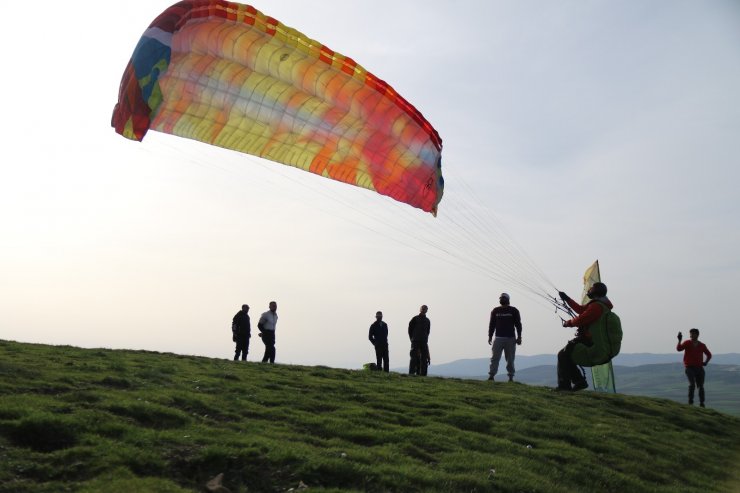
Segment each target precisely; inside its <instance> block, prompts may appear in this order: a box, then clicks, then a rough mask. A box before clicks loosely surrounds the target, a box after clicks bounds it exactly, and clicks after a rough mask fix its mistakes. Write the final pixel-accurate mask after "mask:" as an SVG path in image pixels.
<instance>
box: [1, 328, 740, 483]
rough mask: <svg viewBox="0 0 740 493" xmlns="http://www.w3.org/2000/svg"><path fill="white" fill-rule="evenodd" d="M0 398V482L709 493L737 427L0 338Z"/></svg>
mask: <svg viewBox="0 0 740 493" xmlns="http://www.w3.org/2000/svg"><path fill="white" fill-rule="evenodd" d="M0 402H1V404H0V492H5V491H8V492H10V491H13V492H25V491H27V492H32V491H33V492H57V491H83V492H93V491H94V492H114V491H137V492H138V491H144V492H146V491H152V492H183V491H204V489H205V485H206V483H207V482H208V481H210V480H211V479H212V478H214V477H215V476H217V475H218V474H220V473H222V474H223V488H225V489H226V490H228V491H231V492H246V491H265V492H268V491H276V492H277V491H289V490H290V489H291V488H293V489H297V488H299V487H300V485H302V484H303V485H307V486H308V487H309V490H310V491H369V492H394V491H398V492H409V491H432V492H434V491H454V492H458V491H478V492H482V491H503V492H519V491H531V492H540V491H541V492H569V493H570V492H581V491H583V492H592V491H605V492H609V491H613V492H625V491H627V492H666V493H668V492H675V491H684V492H694V491H696V492H698V491H702V492H714V491H716V492H725V491H736V490H735V489H734V488H736V487H737V481H738V477H737V470H738V468H737V466H738V464H740V460H738V459H739V458H740V419H738V418H736V417H733V416H729V415H726V414H722V413H719V412H716V411H713V410H710V409H698V408H692V407H689V406H685V405H681V404H678V403H675V402H672V401H668V400H665V399H654V398H648V397H635V396H625V395H619V394H618V395H605V394H597V393H593V392H589V393H577V394H570V393H568V394H562V393H557V392H553V391H552V390H551V389H548V388H545V387H532V386H526V385H522V384H517V383H511V384H510V383H498V382H497V383H493V384H492V383H491V382H484V381H478V380H465V379H451V378H434V377H428V378H420V377H410V376H408V375H401V374H395V373H391V374H383V373H376V372H368V371H361V370H358V371H353V370H342V369H332V368H327V367H310V366H293V365H263V364H259V363H251V362H250V363H241V362H239V363H237V362H233V361H230V360H219V359H213V358H204V357H196V356H183V355H177V354H171V353H157V352H150V351H132V350H106V349H81V348H75V347H70V346H48V345H41V344H26V343H18V342H12V341H2V340H0ZM696 457H701V459H702V460H701V461H700V462H699V463H698V464H697V462H696Z"/></svg>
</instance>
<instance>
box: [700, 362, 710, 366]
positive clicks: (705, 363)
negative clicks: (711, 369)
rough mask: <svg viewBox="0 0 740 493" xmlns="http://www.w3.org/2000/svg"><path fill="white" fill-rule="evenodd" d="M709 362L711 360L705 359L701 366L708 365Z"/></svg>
mask: <svg viewBox="0 0 740 493" xmlns="http://www.w3.org/2000/svg"><path fill="white" fill-rule="evenodd" d="M707 363H709V361H705V362H704V363H702V364H701V366H707Z"/></svg>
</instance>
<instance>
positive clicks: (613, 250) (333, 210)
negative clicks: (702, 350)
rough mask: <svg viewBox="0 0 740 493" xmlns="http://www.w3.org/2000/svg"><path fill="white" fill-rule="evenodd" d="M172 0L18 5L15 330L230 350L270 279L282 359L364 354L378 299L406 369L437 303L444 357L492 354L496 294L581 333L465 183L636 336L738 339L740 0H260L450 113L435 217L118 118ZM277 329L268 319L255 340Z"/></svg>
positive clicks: (549, 269) (7, 34)
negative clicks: (533, 289)
mask: <svg viewBox="0 0 740 493" xmlns="http://www.w3.org/2000/svg"><path fill="white" fill-rule="evenodd" d="M170 3H171V2H170V1H164V2H162V1H154V0H147V1H134V0H127V1H125V2H124V1H119V2H113V1H111V2H90V1H88V2H81V3H79V4H76V6H75V8H74V9H61V8H59V4H58V3H57V2H51V1H41V2H35V3H33V6H32V7H30V5H31V4H28V5H26V4H22V3H19V2H14V3H10V4H7V5H6V6H5V7H4V10H3V29H0V44H1V45H2V46H5V47H6V50H5V52H4V63H3V65H4V67H5V68H4V70H3V77H2V78H1V79H0V85H1V88H2V94H3V95H4V103H3V115H4V117H3V118H2V119H1V120H0V130H1V132H0V135H2V149H3V150H2V159H1V160H0V338H2V339H9V340H16V341H23V342H38V343H45V344H59V345H73V346H81V347H90V348H92V347H107V348H128V349H144V350H155V351H162V352H174V353H179V354H194V355H202V356H209V357H223V358H231V357H232V356H233V343H232V342H231V335H230V325H231V318H232V317H233V315H234V314H235V313H236V312H237V311H238V309H239V307H240V306H241V304H242V303H247V304H249V305H250V306H251V307H252V310H251V312H250V313H251V315H252V320H253V324H255V325H256V319H257V318H258V317H259V314H260V313H261V312H263V311H265V310H267V305H268V302H269V301H271V300H275V301H277V303H278V314H279V316H280V320H279V322H278V326H277V361H278V362H280V363H294V364H323V365H328V366H336V367H346V368H358V367H360V366H361V365H362V364H363V363H367V362H370V361H374V353H373V350H372V346H371V345H370V343H369V342H368V341H367V331H368V327H369V325H370V324H371V323H372V322H373V320H374V314H375V312H376V311H377V310H382V311H383V312H384V314H385V320H386V321H387V322H388V324H389V326H390V330H391V336H390V362H391V366H392V367H403V366H405V365H407V363H408V349H409V343H408V337H407V334H406V328H407V324H408V321H409V319H410V318H411V317H412V316H413V315H415V314H416V313H418V310H419V306H420V305H421V304H427V305H428V306H429V313H428V315H429V318H430V319H431V324H432V325H431V328H432V332H431V337H430V349H431V354H432V364H433V365H434V364H435V363H444V362H449V361H452V360H456V359H461V358H480V357H486V356H488V355H489V354H490V349H489V346H488V345H487V343H486V340H487V329H488V319H489V314H490V310H491V309H492V308H493V307H494V306H496V304H497V299H498V295H499V293H501V292H502V291H506V292H508V293H510V294H511V298H512V304H513V305H514V306H516V307H518V308H519V309H520V311H521V312H522V318H523V324H524V335H523V339H524V344H523V345H522V346H521V347H519V349H518V351H519V352H520V354H542V353H553V354H554V353H556V352H557V351H558V350H559V349H560V348H561V347H562V346H563V344H564V343H565V341H566V340H567V339H568V338H569V337H570V336H571V334H572V331H571V329H564V328H562V327H560V321H559V319H558V317H557V316H556V315H555V313H554V311H553V310H552V309H551V308H548V307H547V306H546V304H543V303H541V302H538V299H537V298H536V297H533V296H531V294H530V293H528V292H526V291H522V290H520V289H519V288H517V287H516V286H513V285H512V283H510V282H507V281H502V280H501V279H502V276H501V275H499V274H500V273H501V272H508V273H510V274H511V275H514V276H519V275H520V274H521V275H526V274H527V273H528V272H531V269H530V268H528V267H526V264H525V263H524V262H525V260H524V259H525V255H524V254H517V255H514V256H513V257H510V256H507V255H506V253H505V252H504V251H502V250H501V249H500V245H501V243H500V241H499V238H500V237H499V236H498V235H499V234H500V233H501V229H496V228H493V230H490V229H486V228H477V227H475V226H473V225H469V226H465V224H469V223H466V222H465V221H466V220H467V219H468V217H469V215H470V214H469V213H470V207H471V204H476V205H475V209H476V210H475V217H476V218H479V219H481V220H482V221H483V222H484V223H486V224H494V221H496V223H495V224H500V225H502V226H501V227H502V228H503V229H504V230H505V231H507V232H508V235H509V237H511V238H513V240H514V241H515V242H516V243H518V244H519V245H520V246H521V247H522V248H523V250H524V251H525V252H526V255H528V257H529V258H530V259H531V261H532V262H533V263H534V264H535V265H536V266H537V268H539V269H540V270H541V271H542V272H543V273H544V275H545V276H546V277H547V279H549V280H550V281H551V282H552V283H554V286H556V287H557V288H558V289H562V290H564V291H567V292H568V293H569V294H571V295H572V296H574V297H577V296H578V295H579V294H580V292H581V288H582V284H581V283H582V281H581V277H582V275H583V272H584V270H585V269H586V268H587V267H588V266H589V265H590V264H591V263H592V262H593V261H594V260H595V259H599V260H600V263H601V269H602V276H603V280H604V282H605V283H606V284H607V285H608V286H609V295H610V298H611V299H612V301H613V303H614V305H615V311H616V312H617V313H618V314H619V315H620V317H621V318H622V324H623V329H624V341H623V346H622V349H623V351H624V352H655V353H666V352H671V351H673V350H674V347H675V334H676V332H677V331H678V330H683V331H684V332H687V331H688V329H689V328H691V327H698V328H699V329H700V330H701V331H702V335H701V339H702V340H703V341H704V342H706V343H707V344H708V346H709V348H710V349H711V350H712V351H713V352H715V353H728V352H740V330H738V328H737V313H736V312H737V310H736V306H735V303H736V298H737V293H736V292H735V289H737V287H738V286H740V257H739V256H738V252H740V227H739V226H740V220H739V219H738V215H739V214H740V199H739V198H738V192H737V189H738V181H740V168H739V167H738V163H740V138H739V137H738V135H740V98H738V88H740V2H738V1H736V0H726V1H721V0H705V1H702V2H696V1H680V0H679V1H677V0H656V1H651V2H641V1H620V2H607V1H582V0H573V1H544V0H543V1H527V0H525V1H521V0H517V1H514V0H511V1H506V2H504V1H493V0H481V1H465V2H452V1H439V0H437V1H430V0H418V1H416V0H404V1H402V2H399V1H393V2H391V1H385V0H380V1H378V0H376V1H373V2H359V1H351V0H342V1H323V0H322V1H321V2H318V3H317V2H305V1H289V0H282V1H275V0H273V1H266V2H264V3H261V4H255V5H254V6H255V7H256V8H257V9H259V10H261V11H262V12H264V13H265V14H267V15H270V16H272V17H275V18H276V19H278V20H280V21H281V22H283V23H284V24H286V25H288V26H291V27H294V28H296V29H298V30H300V31H302V32H303V33H304V34H306V35H307V36H309V37H311V38H314V39H316V40H319V41H321V42H322V43H324V44H325V45H327V46H329V47H331V48H332V49H334V50H336V51H338V52H340V53H342V54H344V55H347V56H349V57H352V58H353V59H355V60H357V61H358V62H359V63H360V64H362V65H363V66H364V67H365V68H367V69H368V70H370V71H371V72H373V73H374V74H375V75H377V76H378V77H380V78H382V79H384V80H385V81H387V82H388V83H389V84H391V85H392V86H393V87H394V88H395V89H396V90H397V91H398V92H400V93H401V94H402V95H403V96H404V97H405V98H406V99H408V100H409V101H410V102H411V103H412V104H414V105H415V106H416V107H417V108H418V109H419V110H420V111H421V112H422V113H423V114H424V116H425V117H426V118H427V119H428V120H429V121H430V122H431V123H432V125H434V127H435V128H436V129H437V131H438V132H439V134H440V135H441V137H442V139H443V145H444V149H443V152H442V163H443V174H444V176H445V179H446V190H445V192H446V194H445V197H444V198H443V199H442V202H441V204H440V207H439V217H437V218H433V217H432V216H431V215H429V214H425V213H423V212H421V211H419V210H416V209H412V208H411V207H408V206H405V205H402V204H397V203H395V202H393V201H391V200H390V199H388V198H386V197H382V196H380V195H377V194H374V193H371V192H368V191H365V190H362V189H359V188H355V187H351V186H348V185H344V184H339V183H336V182H332V181H330V180H326V179H322V178H319V177H315V176H312V175H310V174H309V173H305V172H302V171H298V170H294V169H291V168H288V167H286V166H282V165H279V164H276V163H272V162H268V161H263V160H260V159H257V158H254V157H251V156H245V155H241V154H238V153H234V152H231V151H225V150H223V149H219V148H215V147H211V146H208V145H205V144H201V143H197V142H192V141H187V140H184V139H179V138H176V137H172V136H169V135H163V134H159V133H156V132H150V133H149V134H148V135H147V136H146V138H145V139H144V141H143V142H142V143H137V142H132V141H129V140H126V139H124V138H122V137H121V136H119V135H118V134H116V133H115V131H114V130H113V129H112V128H111V127H110V116H111V111H112V109H113V106H114V104H115V102H116V99H117V95H118V85H119V82H120V79H121V74H122V72H123V70H124V68H125V66H126V63H127V62H128V60H129V57H130V56H131V53H132V51H133V49H134V47H135V45H136V43H137V41H138V39H139V37H140V36H141V34H142V33H143V31H144V29H145V28H146V27H147V26H148V24H149V23H150V22H151V21H152V20H153V19H154V18H155V17H156V16H157V15H158V14H159V13H160V12H161V11H162V10H164V9H165V8H166V7H168V6H169V5H170ZM318 5H320V8H318V7H317V6H318ZM478 200H479V201H480V202H477V201H478ZM461 224H462V226H461ZM465 234H467V235H469V236H465ZM481 251H482V252H483V253H482V255H480V254H479V253H480V252H481ZM497 270H499V271H500V272H499V271H497ZM503 279H506V277H503ZM547 287H548V288H549V286H547ZM548 294H552V295H556V289H552V288H549V291H548ZM255 332H256V331H255ZM262 351H263V346H262V344H261V342H260V340H259V338H257V337H253V338H252V345H251V349H250V355H249V359H250V360H259V359H261V356H262ZM677 360H678V356H677Z"/></svg>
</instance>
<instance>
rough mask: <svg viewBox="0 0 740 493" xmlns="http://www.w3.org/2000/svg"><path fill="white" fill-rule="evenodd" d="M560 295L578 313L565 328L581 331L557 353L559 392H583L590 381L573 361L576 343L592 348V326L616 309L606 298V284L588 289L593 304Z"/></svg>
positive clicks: (594, 285) (564, 323)
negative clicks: (580, 302) (575, 328)
mask: <svg viewBox="0 0 740 493" xmlns="http://www.w3.org/2000/svg"><path fill="white" fill-rule="evenodd" d="M558 294H559V295H560V299H562V300H563V301H564V302H566V303H567V304H568V306H570V307H571V308H572V309H573V311H575V312H576V313H577V314H578V316H577V317H575V318H572V319H571V320H565V321H564V322H563V327H578V330H577V331H576V337H575V338H574V339H571V340H570V341H568V344H566V345H565V347H564V348H563V349H561V350H560V352H559V353H558V387H557V390H583V389H585V388H588V382H586V376H585V375H584V374H583V373H582V372H581V371H580V370H579V369H578V365H576V364H575V363H574V362H573V359H572V358H571V353H572V352H573V348H574V347H575V345H576V344H579V343H580V344H585V345H586V346H592V345H593V340H592V339H591V330H590V327H591V326H592V325H595V324H597V323H599V322H600V321H601V318H602V317H605V316H606V314H607V313H608V311H609V310H611V309H612V308H613V305H612V302H611V301H609V298H607V297H606V284H604V283H603V282H595V283H594V284H593V286H591V287H590V288H589V289H588V292H587V293H586V296H588V298H589V300H590V301H589V302H588V303H586V304H585V305H580V304H579V303H576V302H575V301H574V300H573V299H571V298H570V297H569V296H568V295H567V294H565V293H564V292H562V291H560V292H559V293H558ZM605 307H606V308H605ZM571 384H572V387H571Z"/></svg>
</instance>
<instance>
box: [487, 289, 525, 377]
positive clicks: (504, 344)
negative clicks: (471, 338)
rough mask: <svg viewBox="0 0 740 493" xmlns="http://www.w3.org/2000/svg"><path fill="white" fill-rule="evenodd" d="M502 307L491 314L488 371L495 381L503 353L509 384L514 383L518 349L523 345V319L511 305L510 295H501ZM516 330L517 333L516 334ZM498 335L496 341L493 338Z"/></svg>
mask: <svg viewBox="0 0 740 493" xmlns="http://www.w3.org/2000/svg"><path fill="white" fill-rule="evenodd" d="M498 301H499V303H500V304H501V306H497V307H496V308H494V309H493V311H492V312H491V321H490V322H489V324H488V345H489V346H492V354H491V366H490V367H489V369H488V379H489V380H493V379H494V377H495V376H496V373H498V363H499V361H500V360H501V352H502V351H503V353H504V358H506V372H507V373H508V375H509V382H513V381H514V372H515V369H514V357H515V356H516V347H517V345H520V344H521V343H522V319H521V315H520V314H519V310H517V309H516V308H514V307H513V306H511V305H510V304H509V295H508V294H506V293H501V296H499V299H498ZM515 330H516V333H515V332H514V331H515ZM494 334H495V335H496V338H495V339H494V338H493V336H494Z"/></svg>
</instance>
